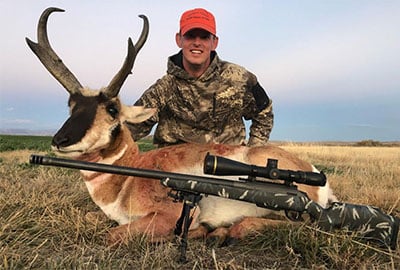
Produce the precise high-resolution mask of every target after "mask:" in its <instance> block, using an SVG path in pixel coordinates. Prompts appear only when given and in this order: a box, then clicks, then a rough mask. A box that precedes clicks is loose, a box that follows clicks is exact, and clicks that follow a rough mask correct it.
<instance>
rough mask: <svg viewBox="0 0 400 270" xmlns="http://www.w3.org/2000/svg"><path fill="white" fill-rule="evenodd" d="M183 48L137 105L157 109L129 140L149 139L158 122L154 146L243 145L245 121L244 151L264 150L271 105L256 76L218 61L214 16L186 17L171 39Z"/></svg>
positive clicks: (195, 12)
mask: <svg viewBox="0 0 400 270" xmlns="http://www.w3.org/2000/svg"><path fill="white" fill-rule="evenodd" d="M175 40H176V44H177V45H178V47H179V48H180V49H181V50H180V51H179V52H178V53H177V54H175V55H172V56H171V57H169V58H168V68H167V74H166V75H164V76H163V77H162V78H161V79H159V80H158V81H157V82H156V83H155V84H154V85H152V86H151V87H150V88H149V89H148V90H146V91H145V92H144V93H143V95H142V96H141V97H140V98H139V100H137V102H136V103H135V105H142V106H146V107H152V108H157V113H156V114H155V115H154V116H153V117H151V118H150V119H149V120H147V121H145V122H144V123H140V124H134V125H133V124H132V125H130V130H131V132H132V137H133V138H134V139H135V140H138V139H140V138H142V137H144V136H146V135H148V134H149V133H150V131H151V129H152V127H153V126H154V125H155V124H157V123H158V126H157V128H156V130H155V134H154V144H157V145H158V146H159V147H163V146H167V145H172V144H178V143H184V142H194V143H224V144H244V143H245V138H246V130H245V124H244V120H243V118H244V119H246V120H251V121H252V124H251V126H250V138H249V141H248V144H247V145H248V146H257V145H264V144H266V143H267V141H268V139H269V135H270V132H271V129H272V126H273V112H272V101H271V99H269V97H268V96H267V94H266V93H265V91H264V89H263V88H262V87H261V85H260V84H259V83H258V81H257V78H256V76H255V75H254V74H252V73H250V72H249V71H247V70H246V69H244V68H243V67H241V66H239V65H236V64H232V63H229V62H226V61H222V60H221V59H219V57H218V55H217V53H216V52H215V49H216V48H217V46H218V37H217V36H216V26H215V19H214V16H213V15H212V14H211V13H210V12H208V11H207V10H205V9H201V8H196V9H193V10H188V11H186V12H184V13H183V14H182V16H181V19H180V31H179V33H177V34H176V35H175Z"/></svg>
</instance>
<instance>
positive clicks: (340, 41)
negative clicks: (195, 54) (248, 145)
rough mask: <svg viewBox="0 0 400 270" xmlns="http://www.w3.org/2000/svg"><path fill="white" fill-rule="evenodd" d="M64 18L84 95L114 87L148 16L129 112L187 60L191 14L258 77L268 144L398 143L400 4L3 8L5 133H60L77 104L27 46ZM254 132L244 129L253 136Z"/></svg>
mask: <svg viewBox="0 0 400 270" xmlns="http://www.w3.org/2000/svg"><path fill="white" fill-rule="evenodd" d="M50 6H53V7H59V8H62V9H64V10H65V12H63V13H61V12H56V13H53V14H52V15H51V16H50V19H49V22H48V35H49V40H50V43H51V45H52V47H53V48H54V50H55V51H56V52H57V54H58V55H59V56H60V57H61V59H63V61H64V63H65V64H66V65H67V66H68V67H69V69H70V70H71V71H72V72H73V73H74V74H75V76H76V77H77V78H78V80H79V81H80V82H81V84H82V85H84V86H88V87H90V88H92V89H99V88H100V87H103V86H106V85H108V83H109V81H110V80H111V79H112V77H113V76H114V74H115V73H116V72H117V71H118V70H119V68H120V67H121V65H122V62H123V60H124V58H125V56H126V50H127V39H128V37H132V39H133V40H136V39H137V38H138V36H139V35H140V31H141V29H142V20H141V19H140V18H139V17H138V16H137V15H139V14H145V15H146V16H147V17H148V18H149V20H150V34H149V37H148V39H147V42H146V44H145V45H144V47H143V48H142V50H141V51H140V53H139V55H138V56H137V58H136V62H135V66H134V68H133V75H131V76H129V77H128V79H127V80H126V82H125V84H124V86H123V87H122V89H121V92H120V95H121V98H122V100H123V102H124V103H126V104H133V103H134V101H135V100H136V99H138V98H139V96H140V95H141V94H142V92H143V91H144V90H146V89H147V88H148V87H149V86H150V85H151V84H153V83H154V82H155V81H156V80H157V79H158V78H160V77H161V76H163V75H164V74H165V72H166V68H167V57H168V56H170V55H172V54H175V53H176V52H178V47H177V46H176V44H175V38H174V37H175V33H176V32H177V31H178V30H179V17H180V15H181V14H182V12H184V11H185V10H188V9H192V8H196V7H203V8H206V9H208V10H209V11H211V12H212V13H213V14H214V15H215V17H216V21H217V35H218V36H219V45H218V48H217V52H218V54H219V56H220V58H221V59H223V60H226V61H229V62H233V63H236V64H239V65H242V66H244V67H245V68H247V69H248V70H249V71H251V72H253V73H254V74H255V75H256V76H257V78H258V80H259V82H260V83H261V85H262V86H263V87H264V89H265V90H266V91H267V93H268V96H269V97H270V98H271V99H272V100H273V104H274V105H273V106H274V113H275V124H274V128H273V130H272V133H271V138H270V139H271V140H283V141H361V140H369V139H371V140H378V141H399V140H400V31H399V27H400V16H399V14H400V1H398V0H392V1H390V0H381V1H376V0H324V1H321V0H303V1H297V0H285V1H280V0H276V1H275V0H251V1H244V0H218V1H213V0H209V1H200V0H196V1H194V0H186V1H176V0H156V1H148V0H130V1H128V0H127V1H89V0H88V1H82V0H68V1H44V0H40V1H39V0H37V1H32V0H2V1H0V25H1V27H0V31H1V32H0V34H1V37H2V39H1V42H0V67H1V70H0V71H1V73H0V76H1V77H0V130H6V129H28V130H32V131H38V130H54V131H56V130H57V129H58V128H59V127H61V125H62V124H63V122H64V121H65V120H66V119H67V117H68V107H67V100H68V93H67V91H66V90H65V89H64V88H63V87H62V86H61V85H60V84H59V83H58V82H57V81H56V80H55V79H54V78H53V77H52V76H51V75H50V74H49V73H48V72H47V70H46V69H45V68H44V67H43V66H42V64H41V63H40V62H39V60H38V59H37V58H36V56H35V55H34V54H33V53H32V52H31V51H30V49H29V47H28V46H27V45H26V42H25V37H29V38H30V39H31V40H34V41H37V38H36V27H37V21H38V19H39V17H40V14H41V12H42V11H43V10H44V9H45V8H47V7H50ZM249 124H250V123H247V125H249Z"/></svg>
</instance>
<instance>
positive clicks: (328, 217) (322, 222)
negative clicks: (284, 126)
mask: <svg viewBox="0 0 400 270" xmlns="http://www.w3.org/2000/svg"><path fill="white" fill-rule="evenodd" d="M29 162H30V163H31V164H37V165H49V166H59V167H65V168H73V169H80V170H89V171H98V172H104V173H111V174H119V175H127V176H137V177H144V178H152V179H159V180H160V182H161V184H162V185H164V186H166V187H169V188H171V189H172V190H173V191H174V192H169V196H171V197H172V198H174V199H175V200H177V201H179V202H182V203H183V207H182V213H181V216H180V218H179V219H178V220H177V222H176V227H175V230H174V234H175V235H176V236H181V243H180V251H181V257H180V260H181V261H186V249H187V236H188V230H189V226H190V224H191V221H192V220H191V218H190V216H189V214H190V210H191V209H192V208H193V207H195V206H196V205H197V204H198V202H199V201H200V200H201V198H202V195H215V196H220V197H225V198H228V199H233V200H240V201H246V202H250V203H254V204H256V205H257V206H259V207H264V208H268V209H271V210H276V211H280V210H284V211H285V214H286V216H287V217H288V218H289V219H291V220H293V221H300V220H301V215H302V214H304V213H307V214H308V215H309V216H310V219H311V221H313V222H314V223H316V224H317V226H318V227H319V228H320V229H322V230H324V231H332V230H334V229H344V230H347V231H349V232H353V233H354V232H355V233H357V236H359V237H360V238H361V239H363V240H365V241H369V242H374V243H376V244H377V245H379V246H382V247H388V248H391V249H396V244H397V234H398V231H399V224H400V219H399V218H397V217H394V216H391V215H388V214H385V213H384V212H383V211H382V210H380V209H379V208H376V207H373V206H366V205H356V204H349V203H342V202H335V203H333V204H332V205H331V206H330V207H328V208H323V207H321V206H320V205H319V204H317V203H316V202H314V201H312V200H310V199H309V198H308V196H307V194H306V193H304V192H302V191H299V190H298V189H297V186H296V185H295V184H294V183H302V184H306V185H314V186H324V185H325V183H326V176H325V175H324V174H323V172H321V173H314V172H304V171H291V170H281V169H278V168H277V166H278V161H277V160H274V159H268V162H267V166H266V167H260V166H255V165H248V164H245V163H241V162H237V161H233V160H230V159H227V158H223V157H218V156H212V155H209V154H207V156H206V158H205V160H204V173H205V174H213V175H239V176H243V175H246V176H247V178H239V179H238V180H230V179H225V178H215V177H206V176H198V175H189V174H181V173H171V172H164V171H157V170H147V169H138V168H131V167H123V166H113V165H108V164H100V163H93V162H85V161H77V160H70V159H62V158H54V157H48V156H40V155H31V157H30V160H29ZM257 177H260V178H264V179H266V180H270V181H259V180H257ZM271 180H272V181H271ZM273 180H283V183H281V182H273ZM293 213H295V215H293Z"/></svg>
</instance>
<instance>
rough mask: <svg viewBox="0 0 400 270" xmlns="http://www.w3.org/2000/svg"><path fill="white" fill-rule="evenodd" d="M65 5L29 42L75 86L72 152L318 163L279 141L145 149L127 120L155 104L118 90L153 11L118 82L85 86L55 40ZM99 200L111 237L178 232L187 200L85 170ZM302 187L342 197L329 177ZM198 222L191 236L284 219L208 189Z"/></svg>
mask: <svg viewBox="0 0 400 270" xmlns="http://www.w3.org/2000/svg"><path fill="white" fill-rule="evenodd" d="M54 11H63V10H61V9H58V8H48V9H46V10H45V11H44V12H43V13H42V15H41V17H40V20H39V23H38V34H37V35H38V43H35V42H32V41H31V40H29V39H26V40H27V43H28V45H29V47H30V48H31V49H32V51H33V52H34V53H35V54H36V55H37V57H38V58H39V60H40V61H41V62H42V63H43V65H44V66H45V67H46V68H47V70H48V71H49V72H50V73H51V74H52V75H53V76H54V77H55V79H57V80H58V81H59V82H60V83H61V84H62V85H63V86H64V88H65V89H66V90H67V91H68V92H69V94H70V97H69V101H68V106H69V108H70V117H69V118H68V120H67V121H66V122H65V123H64V124H63V126H62V127H61V129H60V130H59V131H58V132H57V133H56V134H55V136H54V137H53V140H52V148H53V150H54V151H55V152H56V153H57V154H59V155H63V156H67V157H70V158H74V159H78V160H85V161H92V162H99V163H105V164H113V165H119V166H130V167H136V168H146V169H157V170H164V171H169V172H179V173H189V174H197V175H200V174H202V166H203V160H204V157H205V155H206V153H207V152H210V153H211V154H213V155H220V156H225V157H228V158H230V159H234V160H238V161H241V162H245V163H249V164H255V165H259V166H264V165H265V163H266V160H267V159H268V158H274V159H278V160H279V164H280V168H282V169H291V170H303V171H312V170H315V168H314V167H313V166H312V165H311V164H309V163H307V162H305V161H302V160H300V159H298V158H297V157H295V156H294V155H292V154H290V153H288V152H286V151H284V150H282V149H281V148H279V147H276V146H272V145H269V146H264V147H253V148H249V147H244V146H232V145H211V144H207V145H200V144H190V145H189V144H181V145H177V146H170V147H166V148H161V149H156V150H153V151H149V152H146V153H139V149H138V146H137V145H136V143H135V142H134V141H133V139H132V137H131V134H130V132H129V129H128V128H127V126H126V125H125V123H127V122H131V123H137V122H141V121H145V120H146V119H147V118H149V117H150V116H151V115H152V114H153V113H154V110H153V109H148V108H143V107H138V106H126V105H124V104H122V102H121V100H120V98H119V97H118V93H119V91H120V88H121V86H122V84H123V83H124V81H125V79H126V78H127V76H128V75H129V74H130V73H131V69H132V67H133V64H134V60H135V57H136V55H137V53H138V52H139V50H140V49H141V48H142V46H143V45H144V43H145V41H146V38H147V34H148V30H149V26H148V20H147V18H146V17H145V16H142V15H141V16H140V17H141V18H142V19H143V20H144V26H143V30H142V33H141V36H140V38H139V40H138V41H137V43H136V44H135V45H133V43H132V41H131V39H130V38H129V40H128V55H127V57H126V59H125V62H124V64H123V66H122V68H121V69H120V71H119V72H118V73H117V74H116V75H115V77H114V78H113V79H112V81H111V82H110V84H109V85H108V86H107V87H104V88H102V89H100V90H98V91H93V90H90V89H87V88H83V87H82V86H81V84H80V83H79V81H78V80H77V79H76V77H75V76H74V75H73V74H72V73H71V72H70V71H69V69H68V68H67V67H66V66H65V65H64V63H63V62H62V61H61V59H60V58H59V57H58V56H57V54H56V53H55V52H54V50H53V49H52V48H51V46H50V43H49V40H48V36H47V30H46V28H47V20H48V17H49V15H50V14H51V13H52V12H54ZM81 174H82V177H83V179H84V181H85V184H86V186H87V189H88V191H89V193H90V196H91V197H92V199H93V201H94V202H95V203H96V204H97V205H98V206H99V207H100V208H101V210H102V211H103V212H104V213H105V214H106V215H107V216H108V217H109V218H110V219H113V220H115V221H117V222H118V223H119V226H118V227H116V228H114V229H113V230H111V231H110V241H111V242H116V241H117V242H118V241H121V240H126V239H128V236H130V235H137V234H147V235H148V236H150V237H152V239H156V240H158V239H167V238H168V237H170V236H172V231H173V229H174V227H175V222H176V220H177V219H178V217H179V216H180V212H181V206H180V204H176V203H174V202H173V200H172V199H171V198H169V197H168V196H167V192H168V190H167V188H165V187H163V186H162V185H161V184H160V183H159V181H158V180H149V179H143V178H139V177H130V176H121V175H111V174H107V173H99V172H89V171H81ZM299 189H300V190H302V191H304V192H306V193H307V194H308V196H309V197H310V199H312V200H314V201H315V202H318V203H319V204H320V205H322V206H323V207H325V206H327V204H329V202H330V201H331V200H335V197H334V195H333V194H332V190H331V189H330V187H329V184H328V183H327V184H326V186H324V187H315V186H305V185H300V184H299ZM199 208H200V210H197V211H196V215H195V219H194V221H193V222H192V225H191V233H190V235H191V237H199V236H205V235H208V236H214V237H222V238H223V237H226V236H228V237H232V238H241V237H243V236H245V235H246V234H248V233H249V232H251V231H253V230H259V229H262V228H264V227H265V226H271V225H274V224H277V223H280V222H283V221H282V220H276V219H273V218H272V216H276V215H270V214H271V211H270V210H268V209H265V208H259V207H257V206H256V205H254V204H249V203H245V202H239V201H234V200H229V199H224V198H219V197H213V196H208V197H204V198H203V199H202V200H201V201H200V203H199Z"/></svg>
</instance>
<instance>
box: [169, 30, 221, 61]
mask: <svg viewBox="0 0 400 270" xmlns="http://www.w3.org/2000/svg"><path fill="white" fill-rule="evenodd" d="M176 44H177V45H178V47H179V48H181V49H182V53H183V61H184V65H185V62H186V64H189V65H191V66H198V68H201V67H203V68H204V67H205V68H207V67H208V66H209V64H210V53H211V51H214V50H215V49H216V48H217V45H218V38H217V37H216V36H214V35H212V34H210V33H209V32H207V31H206V30H203V29H197V28H196V29H192V30H190V31H189V32H187V33H186V34H185V35H183V36H182V35H180V34H179V33H178V34H176Z"/></svg>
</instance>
